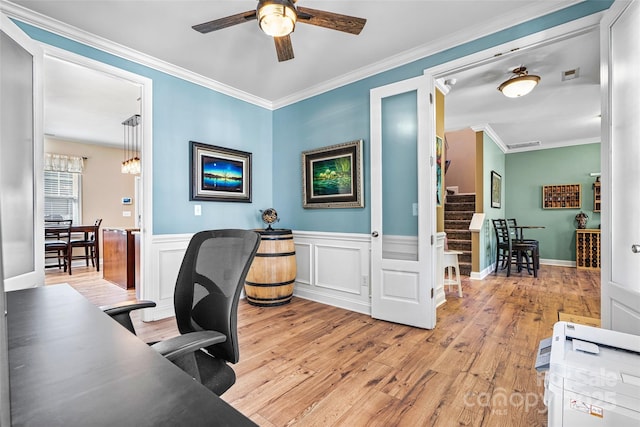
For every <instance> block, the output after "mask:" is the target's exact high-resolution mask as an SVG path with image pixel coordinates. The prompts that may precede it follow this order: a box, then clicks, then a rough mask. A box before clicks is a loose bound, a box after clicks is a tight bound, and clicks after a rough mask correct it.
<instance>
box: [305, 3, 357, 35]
mask: <svg viewBox="0 0 640 427" xmlns="http://www.w3.org/2000/svg"><path fill="white" fill-rule="evenodd" d="M296 9H297V10H298V22H302V23H304V24H311V25H317V26H318V27H324V28H330V29H332V30H338V31H344V32H345V33H350V34H360V31H362V29H363V28H364V24H366V23H367V20H366V19H363V18H356V17H355V16H348V15H340V14H339V13H333V12H326V11H324V10H317V9H309V8H307V7H300V6H298V7H296Z"/></svg>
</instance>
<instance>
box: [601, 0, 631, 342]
mask: <svg viewBox="0 0 640 427" xmlns="http://www.w3.org/2000/svg"><path fill="white" fill-rule="evenodd" d="M601 34H602V37H601V40H602V43H601V61H602V63H603V67H601V69H603V70H608V73H603V74H604V75H603V78H602V84H603V102H602V123H603V124H602V183H603V192H602V194H603V199H602V259H603V260H602V267H603V268H602V285H601V286H602V289H601V292H602V299H601V301H602V303H601V304H602V326H603V327H605V328H608V329H614V330H617V331H622V332H628V333H633V334H636V335H640V280H639V279H640V144H639V141H640V82H638V72H639V71H640V4H639V2H638V1H635V2H633V3H629V2H620V1H618V2H616V3H614V4H613V6H612V7H611V9H610V10H609V11H608V12H607V15H605V17H604V19H603V21H602V24H601Z"/></svg>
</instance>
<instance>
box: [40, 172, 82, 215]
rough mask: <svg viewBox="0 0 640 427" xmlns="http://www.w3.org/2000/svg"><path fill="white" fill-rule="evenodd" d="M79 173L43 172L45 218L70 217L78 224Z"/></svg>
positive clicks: (79, 203) (79, 201)
mask: <svg viewBox="0 0 640 427" xmlns="http://www.w3.org/2000/svg"><path fill="white" fill-rule="evenodd" d="M81 176H82V175H81V174H79V173H69V172H53V171H45V172H44V216H45V218H58V219H71V220H72V221H73V223H74V224H80V222H81V218H80V212H81V209H80V207H81V200H80V181H81Z"/></svg>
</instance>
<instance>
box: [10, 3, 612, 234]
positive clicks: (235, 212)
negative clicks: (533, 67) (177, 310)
mask: <svg viewBox="0 0 640 427" xmlns="http://www.w3.org/2000/svg"><path fill="white" fill-rule="evenodd" d="M611 3H612V1H611V0H588V1H585V2H581V3H579V4H576V5H574V6H571V7H569V8H566V9H563V10H560V11H558V12H555V13H552V14H550V15H547V16H545V17H541V18H537V19H533V20H531V21H528V22H526V23H523V24H519V25H516V26H514V27H512V28H509V29H506V30H503V31H499V32H496V33H494V34H491V35H488V36H486V37H482V38H480V39H477V40H474V41H472V42H469V43H465V44H463V45H461V46H457V47H454V48H451V49H448V50H445V51H443V52H440V53H437V54H435V55H431V56H429V57H427V58H423V59H420V60H417V61H414V62H412V63H410V64H407V65H404V66H402V67H398V68H395V69H393V70H390V71H386V72H383V73H380V74H377V75H375V76H372V77H369V78H366V79H363V80H361V81H358V82H355V83H352V84H349V85H347V86H344V87H341V88H338V89H334V90H332V91H329V92H327V93H324V94H321V95H318V96H315V97H313V98H310V99H307V100H303V101H300V102H298V103H296V104H293V105H290V106H287V107H283V108H281V109H278V110H276V111H273V112H271V111H268V110H265V109H263V108H260V107H257V106H254V105H252V104H248V103H246V102H244V101H240V100H237V99H234V98H231V97H228V96H226V95H222V94H219V93H217V92H215V91H212V90H210V89H207V88H204V87H200V86H198V85H195V84H192V83H188V82H186V81H184V80H181V79H178V78H175V77H172V76H169V75H167V74H164V73H161V72H158V71H156V70H153V69H150V68H148V67H145V66H142V65H139V64H136V63H133V62H131V61H127V60H124V59H122V58H119V57H116V56H114V55H110V54H107V53H105V52H102V51H99V50H97V49H93V48H91V47H88V46H86V45H83V44H80V43H76V42H73V41H70V40H69V39H66V38H64V37H59V36H57V35H54V34H51V33H49V32H47V31H43V30H40V29H38V28H35V27H32V26H29V25H27V24H22V23H18V25H20V26H21V28H22V29H23V30H24V31H25V32H26V33H27V34H29V35H30V36H31V37H32V38H34V39H36V40H40V41H42V42H44V43H47V44H51V45H53V46H56V47H59V48H62V49H65V50H68V51H71V52H74V53H77V54H79V55H82V56H86V57H88V58H92V59H95V60H98V61H101V62H104V63H106V64H110V65H113V66H116V67H119V68H122V69H124V70H127V71H131V72H133V73H137V74H139V75H142V76H145V77H149V78H151V79H152V80H153V156H154V165H153V202H154V205H153V210H154V211H153V217H154V224H153V233H154V234H172V233H189V232H194V231H197V230H200V229H204V228H221V227H243V228H252V227H258V226H260V225H261V222H260V220H259V213H258V210H259V209H263V208H266V207H269V206H273V207H275V208H276V209H277V210H278V212H279V214H280V217H281V218H282V222H281V223H279V226H280V227H287V228H293V229H296V230H317V231H335V232H352V233H369V231H370V208H369V205H368V200H370V190H369V187H370V173H369V90H370V89H371V88H374V87H378V86H382V85H386V84H389V83H393V82H396V81H400V80H404V79H407V78H410V77H415V76H418V75H421V74H422V73H423V70H424V69H426V68H430V67H433V66H436V65H439V64H442V63H445V62H448V61H451V60H454V59H458V58H461V57H463V56H466V55H469V54H472V53H475V52H478V51H481V50H484V49H488V48H490V47H493V46H497V45H500V44H502V43H506V42H508V41H511V40H514V39H517V38H520V37H524V36H527V35H530V34H533V33H536V32H539V31H543V30H545V29H548V28H552V27H554V26H557V25H560V24H563V23H566V22H569V21H572V20H575V19H578V18H582V17H584V16H588V15H591V14H593V13H596V12H599V11H602V10H605V9H607V8H608V7H609V6H610V5H611ZM285 77H286V76H285ZM247 123H250V124H251V126H247ZM356 139H363V140H364V150H363V156H364V158H363V160H364V184H365V191H364V193H365V208H363V209H303V208H302V183H301V176H302V175H301V173H302V167H301V153H302V151H305V150H309V149H315V148H319V147H324V146H328V145H333V144H337V143H342V142H347V141H352V140H356ZM190 140H195V141H199V142H203V143H208V144H214V145H220V146H224V147H229V148H234V149H238V150H243V151H249V152H252V153H253V203H251V204H246V203H222V202H190V201H189V170H188V168H189V166H188V165H189V141H190ZM196 203H199V204H201V205H202V216H201V217H196V216H194V215H193V205H194V204H196Z"/></svg>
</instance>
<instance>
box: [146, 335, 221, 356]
mask: <svg viewBox="0 0 640 427" xmlns="http://www.w3.org/2000/svg"><path fill="white" fill-rule="evenodd" d="M226 340H227V337H226V335H224V334H222V333H220V332H216V331H198V332H190V333H188V334H184V335H178V336H177V337H173V338H169V339H166V340H164V341H160V342H158V343H156V344H153V345H152V346H151V348H153V349H154V350H156V351H157V352H158V353H160V354H161V355H163V356H164V357H166V358H167V359H169V360H171V361H173V360H175V359H177V358H178V357H180V356H183V355H185V354H188V353H193V352H194V351H196V350H199V349H201V348H203V347H208V346H210V345H213V344H218V343H221V342H225V341H226Z"/></svg>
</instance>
